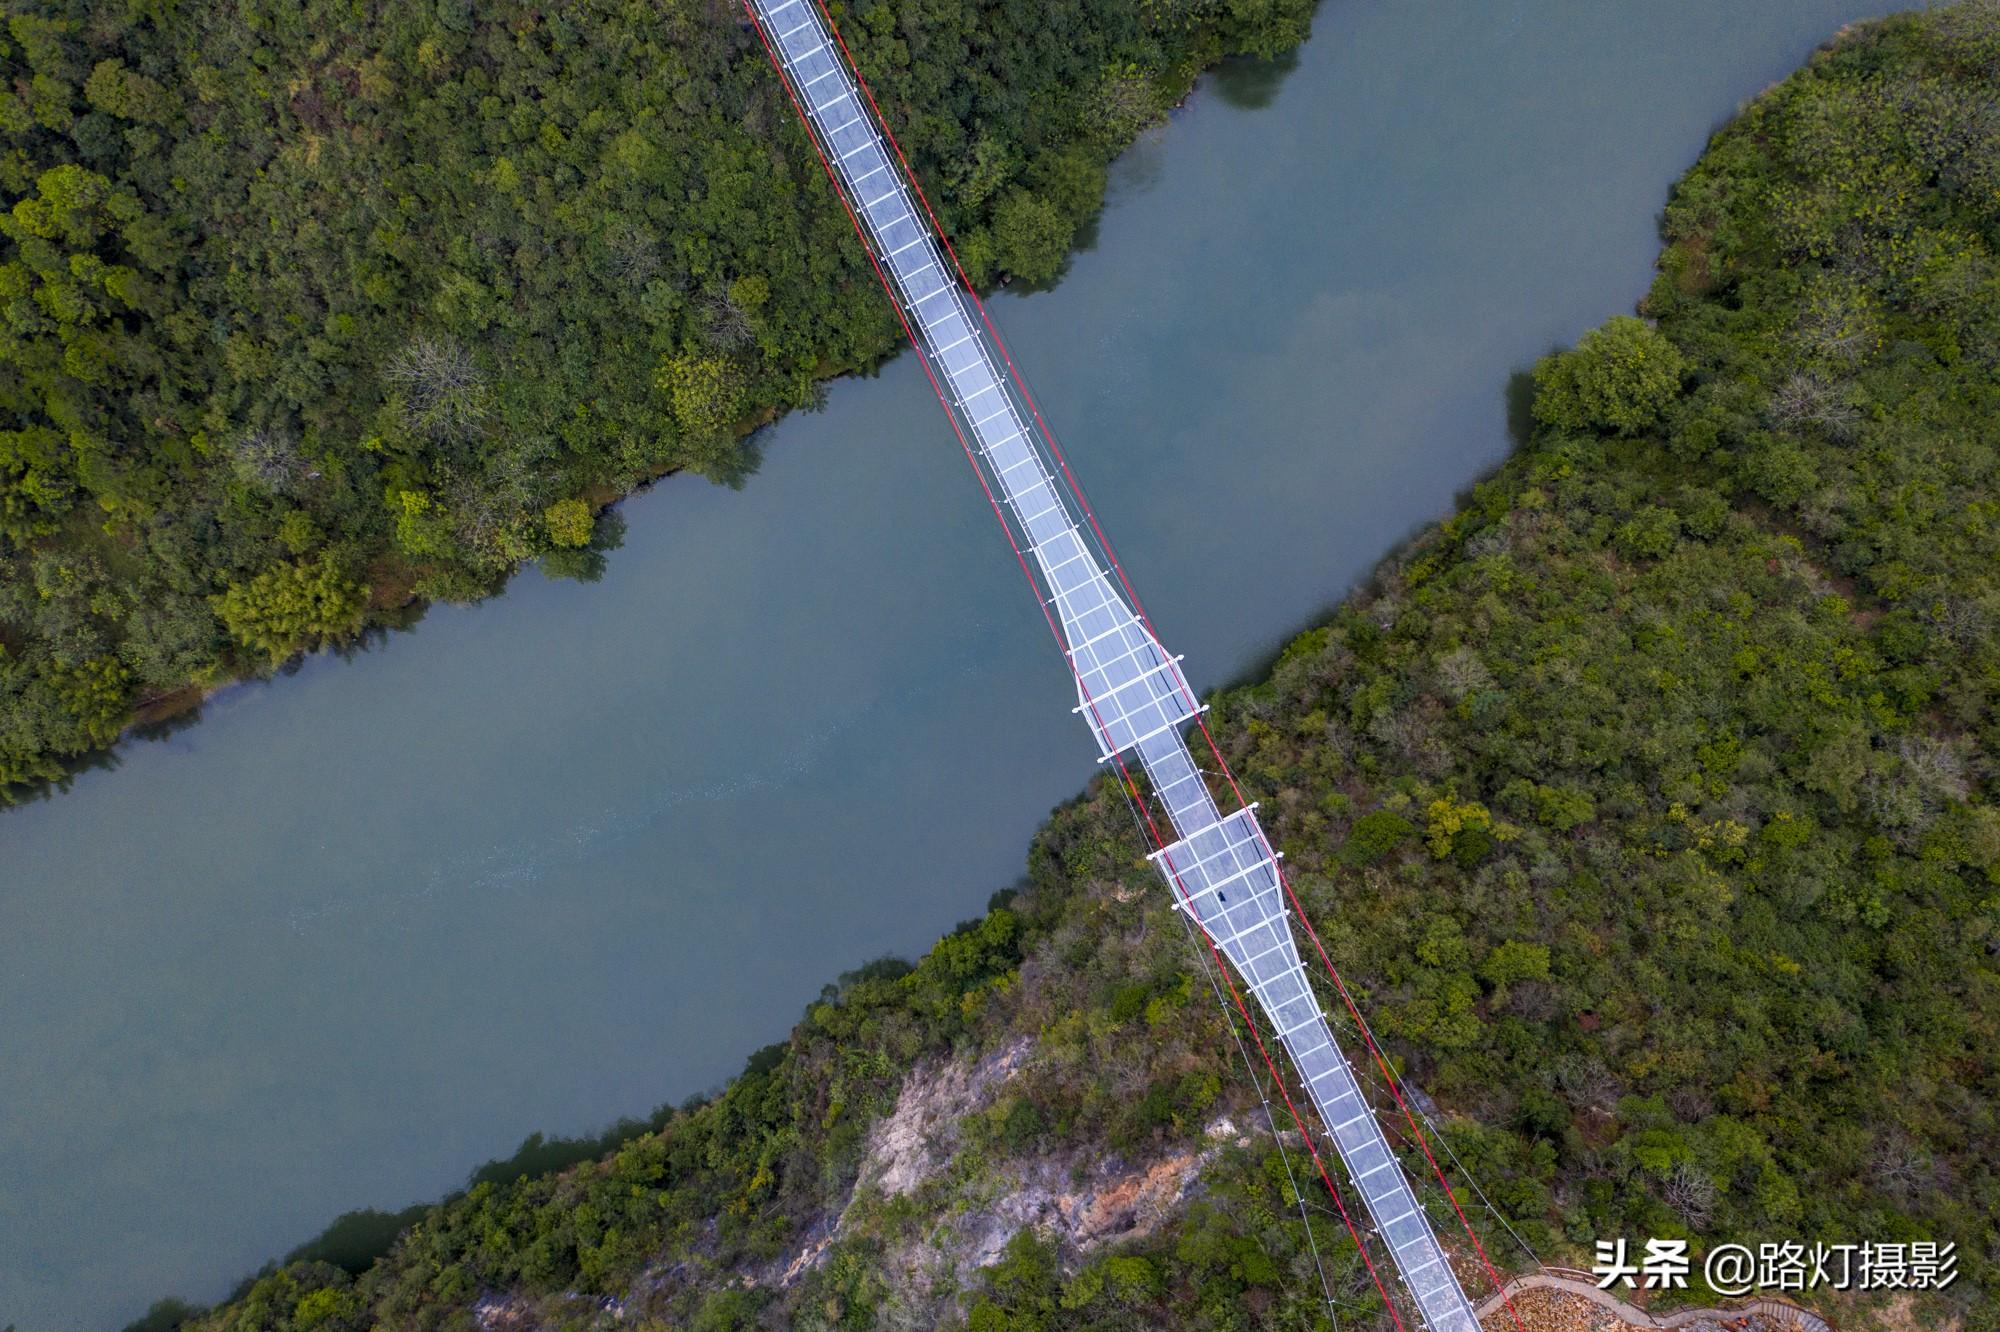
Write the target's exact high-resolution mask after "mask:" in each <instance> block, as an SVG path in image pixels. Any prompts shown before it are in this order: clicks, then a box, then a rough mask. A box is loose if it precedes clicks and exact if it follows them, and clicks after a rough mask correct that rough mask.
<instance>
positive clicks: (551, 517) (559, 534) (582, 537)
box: [542, 499, 596, 550]
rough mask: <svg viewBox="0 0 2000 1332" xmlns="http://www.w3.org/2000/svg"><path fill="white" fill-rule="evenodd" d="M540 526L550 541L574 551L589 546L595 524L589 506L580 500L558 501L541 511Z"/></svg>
mask: <svg viewBox="0 0 2000 1332" xmlns="http://www.w3.org/2000/svg"><path fill="white" fill-rule="evenodd" d="M542 526H543V527H545V528H547V529H548V533H549V540H550V541H553V542H554V543H555V544H556V545H557V546H559V547H562V548H564V549H570V550H574V549H576V548H578V547H581V546H587V545H589V544H590V533H591V530H592V529H593V528H594V527H595V526H596V523H595V521H594V520H593V519H592V517H591V513H590V506H589V505H588V504H585V503H584V502H583V501H582V500H580V499H559V500H557V501H556V502H555V503H554V504H551V505H549V507H548V508H546V509H544V510H542Z"/></svg>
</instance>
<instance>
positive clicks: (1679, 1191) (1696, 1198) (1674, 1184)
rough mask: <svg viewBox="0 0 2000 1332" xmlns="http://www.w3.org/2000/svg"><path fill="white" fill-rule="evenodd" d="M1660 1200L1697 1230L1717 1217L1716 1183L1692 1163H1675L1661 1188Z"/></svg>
mask: <svg viewBox="0 0 2000 1332" xmlns="http://www.w3.org/2000/svg"><path fill="white" fill-rule="evenodd" d="M1660 1198H1661V1200H1662V1201H1664V1202H1665V1203H1666V1204H1667V1206H1669V1207H1671V1208H1673V1209H1674V1212H1675V1213H1676V1214H1677V1215H1678V1216H1679V1217H1680V1219H1681V1220H1683V1221H1685V1222H1687V1223H1688V1225H1689V1226H1690V1227H1692V1228H1693V1229H1695V1230H1700V1229H1701V1228H1702V1227H1703V1226H1705V1225H1707V1224H1708V1222H1709V1219H1710V1218H1711V1217H1713V1216H1714V1215H1715V1198H1716V1188H1715V1181H1714V1180H1712V1179H1710V1178H1709V1177H1708V1172H1707V1171H1705V1170H1702V1169H1701V1168H1700V1167H1699V1166H1697V1165H1695V1164H1694V1163H1693V1162H1692V1161H1676V1162H1675V1163H1674V1168H1673V1169H1672V1170H1670V1171H1668V1172H1667V1178H1666V1182H1665V1183H1664V1184H1662V1185H1661V1186H1660Z"/></svg>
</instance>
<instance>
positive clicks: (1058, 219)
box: [993, 190, 1076, 282]
mask: <svg viewBox="0 0 2000 1332" xmlns="http://www.w3.org/2000/svg"><path fill="white" fill-rule="evenodd" d="M1075 236H1076V224H1075V223H1073V222H1071V221H1070V220H1069V219H1068V218H1066V217H1064V216H1063V214H1062V212H1061V210H1059V209H1058V208H1057V207H1056V206H1055V205H1054V204H1052V203H1050V202H1049V201H1048V200H1046V199H1044V198H1042V197H1041V196H1039V195H1036V194H1031V193H1029V192H1028V191H1026V190H1015V191H1013V192H1011V193H1009V194H1008V195H1007V196H1006V197H1005V198H1004V199H1002V200H1001V201H1000V206H999V207H998V208H997V209H995V210H994V214H993V258H994V261H995V262H996V263H998V264H999V266H1000V268H1001V269H1002V270H1003V271H1004V272H1008V273H1012V274H1013V275H1014V276H1015V277H1018V278H1021V279H1022V280H1024V281H1027V282H1048V281H1050V280H1052V279H1053V278H1054V277H1055V275H1056V274H1057V273H1058V272H1060V271H1061V270H1062V265H1063V260H1064V258H1065V257H1067V256H1068V254H1069V247H1070V242H1071V241H1072V240H1073V239H1075Z"/></svg>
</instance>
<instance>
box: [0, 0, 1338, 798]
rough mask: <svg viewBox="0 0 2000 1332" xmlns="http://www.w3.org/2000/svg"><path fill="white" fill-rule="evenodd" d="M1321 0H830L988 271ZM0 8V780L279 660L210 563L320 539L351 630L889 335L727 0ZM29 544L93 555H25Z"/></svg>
mask: <svg viewBox="0 0 2000 1332" xmlns="http://www.w3.org/2000/svg"><path fill="white" fill-rule="evenodd" d="M1307 10H1308V6H1307V4H1306V3H1305V0H1277V2H1276V3H1260V4H1256V5H1245V4H1242V3H1238V2H1237V0H1186V2H1184V3H1183V2H1178V0H1177V2H1176V3H1173V4H1167V5H1161V4H1157V3H1154V2H1153V0H1110V2H1109V3H1103V2H1099V0H1092V3H1084V2H1083V0H1033V3H1029V2H1028V0H1009V2H1008V3H1001V4H982V5H975V4H972V3H970V2H969V0H893V2H891V0H863V3H860V4H857V5H854V6H852V7H851V8H847V9H844V10H843V22H844V23H845V25H846V28H847V29H848V34H847V35H848V37H849V40H850V44H851V45H852V46H853V47H854V49H855V52H856V54H857V56H858V58H859V59H860V61H861V63H862V65H863V67H864V68H865V69H866V71H867V74H868V76H869V78H870V80H871V81H872V82H873V84H874V85H875V87H876V89H877V91H878V94H879V95H880V96H881V98H882V102H883V105H884V109H885V111H886V113H887V114H888V115H889V116H890V117H891V118H892V120H893V121H894V122H895V125H896V128H897V130H898V135H899V137H900V138H901V140H902V142H903V144H904V146H905V147H906V148H907V149H908V151H909V152H910V154H911V158H912V161H913V162H914V164H915V166H916V169H917V170H918V172H919V173H920V175H921V176H922V178H923V180H924V182H925V185H926V189H927V192H928V193H929V194H930V196H931V198H932V199H933V200H935V201H936V202H937V203H938V205H939V208H940V210H941V212H942V215H943V218H944V221H945V223H946V224H947V226H949V227H950V228H951V229H952V230H953V231H954V232H955V233H956V234H957V235H958V237H959V238H960V240H961V241H962V242H963V243H962V245H961V251H962V253H963V254H964V255H965V257H966V260H967V262H968V264H969V266H970V267H971V268H972V270H973V271H974V274H975V276H977V277H978V278H979V279H980V280H982V281H990V280H993V279H995V278H997V277H999V276H1002V275H1003V274H1004V273H1007V272H1016V273H1019V274H1020V275H1022V276H1023V277H1027V278H1030V279H1033V280H1037V281H1039V280H1044V279H1047V278H1049V277H1051V276H1053V275H1054V273H1055V272H1056V270H1057V268H1058V267H1059V266H1060V264H1061V263H1062V260H1063V254H1064V251H1065V250H1066V248H1067V247H1068V245H1069V243H1070V240H1071V238H1072V237H1073V236H1074V234H1075V232H1076V228H1077V226H1078V224H1079V223H1080V222H1081V221H1082V220H1083V219H1084V218H1085V217H1087V216H1088V215H1089V214H1090V213H1091V212H1092V211H1093V210H1094V209H1095V208H1096V207H1097V205H1098V202H1099V200H1100V198H1101V194H1102V189H1103V164H1104V163H1105V162H1106V161H1107V160H1108V159H1109V157H1110V156H1111V154H1112V153H1113V152H1115V151H1116V150H1117V149H1118V148H1119V147H1121V146H1122V145H1123V144H1124V143H1125V142H1126V141H1127V140H1129V138H1130V137H1131V135H1132V134H1134V133H1136V132H1137V130H1138V129H1139V128H1141V127H1142V126H1144V125H1145V124H1146V123H1148V122H1149V121H1150V120H1152V119H1153V118H1154V117H1156V116H1158V115H1159V114H1160V113H1161V112H1162V111H1163V110H1164V109H1165V108H1166V107H1167V106H1169V105H1171V104H1172V102H1173V101H1174V100H1175V99H1177V98H1178V97H1179V96H1180V95H1181V94H1182V93H1183V92H1184V91H1185V90H1186V88H1187V86H1188V83H1189V82H1190V80H1191V79H1192V77H1193V75H1194V72H1195V71H1196V70H1197V69H1199V68H1200V67H1202V66H1203V65H1205V64H1207V63H1209V62H1211V61H1213V60H1215V59H1216V58H1218V57H1219V56H1221V55H1222V54H1223V53H1225V52H1227V51H1230V50H1257V51H1264V52H1269V51H1274V50H1277V49H1281V48H1283V47H1285V46H1289V45H1290V44H1291V43H1293V42H1295V41H1297V40H1298V38H1299V37H1300V36H1301V35H1302V34H1303V32H1304V23H1305V16H1306V14H1307ZM10 14H11V16H10V17H9V18H8V19H7V21H6V25H5V28H4V30H0V74H4V78H0V581H4V582H5V583H7V584H8V585H11V586H13V587H16V588H25V587H27V586H29V585H30V584H35V585H36V586H37V589H38V590H37V592H36V600H35V602H34V604H32V605H24V604H23V602H22V599H21V598H18V597H9V598H7V599H5V600H4V601H0V713H5V714H6V716H7V720H6V723H5V725H4V726H0V798H7V796H8V794H9V793H10V792H15V791H18V789H19V787H20V784H21V783H24V782H30V781H33V780H35V779H38V778H42V777H46V776H48V775H51V774H53V773H55V772H58V771H60V760H62V759H63V758H64V757H65V756H68V755H72V754H74V753H76V752H78V751H79V750H82V749H86V748H89V747H91V746H94V745H97V744H101V743H104V742H105V741H107V740H108V739H110V738H111V737H112V736H113V735H114V734H115V733H116V731H117V729H118V723H119V722H120V721H121V720H122V718H123V717H124V715H125V714H126V713H127V712H128V711H129V710H130V707H131V706H132V705H133V704H135V703H138V702H142V701H145V700H148V699H152V698H155V697H158V696H161V695H166V694H170V693H172V692H173V691H176V690H179V689H182V688H184V687H185V686H188V685H191V684H193V685H199V684H204V683H208V682H211V681H214V680H217V679H220V678H224V677H226V676H227V675H228V674H230V673H231V672H234V671H239V670H249V669H261V668H264V667H266V666H267V665H268V664H269V662H270V659H271V657H272V654H273V651H274V649H273V648H272V647H271V646H270V645H269V644H268V643H265V642H261V641H260V642H256V643H252V642H250V641H248V640H245V639H244V638H243V636H242V635H241V634H236V633H232V632H231V631H230V628H229V627H228V626H227V625H225V623H224V622H223V620H222V619H221V617H220V612H219V610H218V609H217V608H218V606H219V604H221V603H218V602H217V601H216V600H215V599H216V598H218V597H222V596H224V595H225V594H228V592H229V589H231V588H244V587H250V586H253V585H256V580H258V579H259V578H261V577H263V576H264V575H266V574H268V573H270V572H272V571H273V570H276V569H278V568H280V567H281V566H295V565H298V564H299V562H301V561H304V562H308V563H310V562H314V561H318V560H320V559H321V558H322V557H325V558H327V559H329V560H331V561H332V562H333V563H335V564H337V565H339V566H340V567H341V568H342V569H343V570H344V571H346V576H349V577H351V578H353V579H354V580H355V581H356V582H357V583H360V584H365V585H366V586H368V587H369V588H371V589H372V596H373V602H372V607H371V610H372V612H373V613H374V614H375V615H376V616H377V617H378V618H385V617H390V616H393V615H394V614H395V608H396V607H398V606H400V605H402V604H404V603H406V602H408V601H409V600H410V599H411V598H413V597H414V598H416V599H418V600H421V599H423V598H434V597H454V598H469V597H477V596H479V595H482V594H483V593H485V592H486V591H489V590H490V589H492V588H493V587H494V586H495V585H496V583H497V581H498V580H499V579H501V578H502V577H504V576H505V575H506V573H507V572H508V571H510V570H511V569H512V568H514V567H515V566H516V565H517V564H518V563H519V562H520V561H522V560H524V559H529V558H534V557H537V556H543V555H548V554H550V553H558V554H560V553H561V552H569V551H574V550H576V549H578V546H577V544H576V543H575V537H576V536H577V534H578V531H579V530H580V529H579V525H578V522H577V519H576V518H575V516H574V514H573V512H572V511H571V510H570V509H568V508H562V509H560V510H559V511H558V513H559V516H558V519H557V521H556V522H555V523H553V524H552V523H551V522H549V521H548V520H547V515H548V514H549V513H550V512H551V511H552V509H554V506H557V505H560V504H563V503H565V502H572V501H577V500H579V499H581V500H582V502H584V503H585V504H587V505H589V506H591V507H593V508H595V507H598V506H601V505H602V504H603V503H604V502H605V501H606V500H608V499H610V498H613V497H615V496H617V495H618V494H620V493H622V492H623V491H624V490H626V489H628V488H629V487H631V486H632V485H633V484H634V483H636V482H638V481H640V480H642V479H645V478H647V477H651V476H654V475H657V474H658V473H660V472H663V471H666V470H669V469H674V468H691V469H694V470H696V471H700V472H704V473H707V474H710V475H714V476H731V475H734V474H736V473H737V472H738V471H740V469H741V467H742V462H743V460H742V458H741V456H740V455H739V452H738V449H737V439H738V437H739V435H740V434H741V432H742V431H743V430H745V429H746V428H748V427H749V426H751V425H753V424H755V423H756V422H757V421H759V420H762V419H765V418H767V417H768V416H769V415H770V414H772V413H773V412H774V411H779V410H783V409H785V408H789V407H796V406H801V405H805V404H808V403H810V402H812V401H814V400H815V392H816V391H815V388H814V385H815V382H816V381H818V380H820V379H822V378H824V377H826V376H828V375H830V374H835V373H839V372H842V371H846V370H851V369H857V368H866V367H869V366H872V365H874V364H876V363H877V362H878V361H880V360H881V358H883V357H884V356H886V355H888V354H890V353H891V352H892V351H893V349H894V347H895V345H896V338H897V325H896V321H895V319H894V317H893V314H892V312H891V310H890V308H889V306H888V305H887V303H886V302H885V301H884V300H883V299H882V297H881V294H880V292H879V291H877V290H876V288H875V286H874V277H873V275H872V273H871V271H870V270H869V268H868V266H867V264H866V262H865V261H864V259H863V258H862V256H861V254H860V252H859V251H858V249H857V248H856V246H855V245H854V242H853V238H852V236H851V235H850V234H849V231H848V224H847V221H846V218H845V217H844V215H843V214H842V212H841V210H840V208H839V207H838V205H837V204H836V202H835V200H834V199H833V197H832V196H831V194H830V192H829V191H828V188H827V186H826V183H825V181H824V180H823V179H822V178H821V175H820V169H819V166H818V164H817V162H816V160H815V159H814V157H813V155H812V153H811V152H810V151H809V150H808V148H807V146H806V144H805V142H804V141H803V139H802V137H801V133H800V131H799V129H798V128H797V126H796V125H795V124H794V122H793V119H792V114H791V111H790V109H789V106H788V104H787V103H786V101H785V99H784V97H783V95H782V93H781V91H780V89H779V87H778V85H777V83H776V81H775V80H774V78H773V77H772V74H771V71H770V68H769V66H768V64H767V63H766V61H765V57H764V55H763V51H762V48H761V47H760V46H759V45H758V43H757V41H756V39H755V37H754V35H753V34H752V33H751V31H750V30H749V28H748V25H747V24H746V23H745V21H744V20H743V17H742V14H741V12H740V10H739V9H738V8H737V7H736V6H734V5H732V4H723V5H699V4H689V3H680V2H679V0H673V2H670V3H664V4H661V3H639V2H638V0H583V2H582V3H575V4H564V5H559V6H548V5H532V4H527V3H522V2H521V0H499V2H498V3H490V4H489V3H482V4H479V5H473V4H470V3H466V0H415V2H414V3H402V2H400V0H399V2H397V3H387V2H384V0H368V2H366V3H360V4H349V3H335V2H334V0H305V2H304V3H300V2H299V0H224V2H222V3H211V4H200V5H152V4H138V3H131V4H127V3H122V2H119V3H109V4H106V3H93V2H91V0H23V2H22V3H17V4H15V5H13V6H11V7H10ZM52 558H59V559H62V560H68V561H71V562H73V563H75V564H76V565H77V566H78V567H79V568H80V569H87V572H86V573H83V574H80V575H79V576H78V577H75V578H72V579H69V580H67V581H64V582H62V583H61V584H60V585H49V584H46V583H45V582H37V580H38V577H39V576H38V575H37V573H36V568H37V567H38V563H41V562H46V561H47V560H49V559H52ZM588 566H589V562H587V561H584V562H580V561H578V560H576V559H573V558H570V557H569V556H567V555H563V556H561V557H560V558H558V559H556V560H554V561H553V562H552V563H551V568H552V569H557V570H564V571H573V570H578V569H582V568H586V567H588ZM343 623H345V621H343ZM324 636H326V635H325V634H323V633H319V632H315V633H312V634H308V635H306V636H304V637H303V638H301V639H299V640H297V641H296V642H295V643H294V646H296V645H300V644H304V643H307V642H310V641H312V640H313V639H315V638H318V637H324ZM92 663H100V664H98V665H93V664H92ZM78 672H85V673H87V674H88V675H89V678H90V679H91V680H93V681H95V682H96V683H94V684H93V686H92V687H91V688H90V689H88V690H81V691H80V690H79V689H78V687H77V686H76V684H75V681H76V680H78V679H80V678H82V677H81V676H79V675H78ZM107 700H108V701H107ZM72 704H74V705H75V706H74V707H72ZM77 708H81V709H83V710H82V711H77V710H76V709H77Z"/></svg>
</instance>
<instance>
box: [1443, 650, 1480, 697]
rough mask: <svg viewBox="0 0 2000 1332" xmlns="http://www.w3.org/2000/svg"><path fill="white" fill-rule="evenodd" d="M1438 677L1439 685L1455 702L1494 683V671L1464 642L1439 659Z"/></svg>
mask: <svg viewBox="0 0 2000 1332" xmlns="http://www.w3.org/2000/svg"><path fill="white" fill-rule="evenodd" d="M1437 677H1438V685H1439V687H1440V688H1442V689H1443V690H1444V692H1445V693H1446V694H1448V695H1450V696H1451V699H1452V701H1453V702H1454V703H1457V702H1462V701H1463V700H1464V699H1465V697H1466V695H1468V694H1475V693H1478V692H1479V691H1480V690H1482V689H1486V688H1489V687H1491V685H1492V684H1493V672H1491V671H1489V670H1487V669H1486V663H1485V662H1483V661H1481V660H1480V659H1479V654H1478V653H1477V652H1474V651H1473V650H1472V649H1471V648H1469V647H1467V646H1465V645H1464V644H1460V645H1459V646H1457V647H1455V648H1453V649H1452V650H1451V651H1449V652H1447V653H1445V654H1444V655H1443V656H1441V657H1439V658H1438V659H1437Z"/></svg>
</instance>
